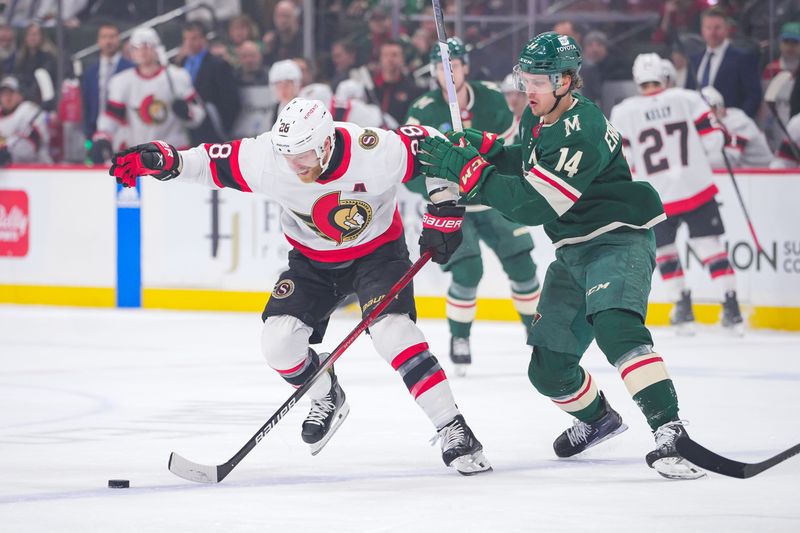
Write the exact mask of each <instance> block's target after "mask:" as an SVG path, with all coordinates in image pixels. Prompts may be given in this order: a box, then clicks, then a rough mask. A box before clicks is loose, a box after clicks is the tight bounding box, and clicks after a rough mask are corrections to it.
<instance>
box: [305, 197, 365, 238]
mask: <svg viewBox="0 0 800 533" xmlns="http://www.w3.org/2000/svg"><path fill="white" fill-rule="evenodd" d="M341 194H342V193H341V192H339V191H336V192H331V193H328V194H326V195H325V196H322V197H321V198H319V199H318V200H317V201H316V202H314V207H312V208H311V214H310V215H304V214H302V213H298V212H296V211H293V213H294V214H295V215H297V216H298V217H299V218H300V219H301V220H302V221H303V222H305V223H306V224H307V225H308V227H309V228H311V229H312V230H314V232H315V233H316V234H317V235H319V236H320V237H322V238H325V239H329V240H331V241H333V242H335V243H336V244H342V243H343V242H348V241H352V240H353V239H355V238H356V237H358V236H359V235H360V234H361V232H363V231H364V230H365V229H366V228H367V226H368V225H369V223H370V222H371V221H372V207H370V205H369V204H368V203H366V202H362V201H361V200H342V199H341Z"/></svg>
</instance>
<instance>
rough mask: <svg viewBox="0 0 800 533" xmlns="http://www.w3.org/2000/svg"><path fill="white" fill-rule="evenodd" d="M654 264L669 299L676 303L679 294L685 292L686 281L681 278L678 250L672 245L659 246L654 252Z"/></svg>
mask: <svg viewBox="0 0 800 533" xmlns="http://www.w3.org/2000/svg"><path fill="white" fill-rule="evenodd" d="M656 264H657V265H658V272H659V274H661V279H662V280H664V285H665V286H666V288H667V292H668V294H669V296H670V299H671V300H672V301H673V302H677V301H678V300H679V299H680V297H681V292H683V291H685V290H686V279H685V278H684V276H683V267H681V260H680V257H679V256H678V248H677V247H676V246H675V244H674V243H673V244H667V245H665V246H660V247H659V248H658V249H657V250H656Z"/></svg>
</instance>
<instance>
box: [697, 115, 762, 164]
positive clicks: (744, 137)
mask: <svg viewBox="0 0 800 533" xmlns="http://www.w3.org/2000/svg"><path fill="white" fill-rule="evenodd" d="M719 121H720V122H721V123H722V126H723V127H724V128H725V131H726V132H727V133H728V138H727V139H726V140H727V141H728V144H726V145H725V153H726V154H727V155H728V161H729V162H730V164H731V166H733V167H734V168H742V167H747V168H766V167H768V166H769V164H770V162H771V161H772V151H771V150H770V149H769V145H768V144H767V138H766V136H765V135H764V132H762V131H761V130H760V129H759V128H758V126H757V125H756V123H755V121H753V119H752V118H750V117H748V116H747V113H745V112H744V111H742V110H741V109H737V108H735V107H729V108H727V109H726V113H725V116H724V117H722V118H721V119H719ZM708 159H709V161H710V162H711V166H712V167H714V168H722V169H724V168H727V167H726V166H725V160H724V159H723V158H722V153H721V152H711V153H710V154H708Z"/></svg>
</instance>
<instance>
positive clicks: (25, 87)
mask: <svg viewBox="0 0 800 533" xmlns="http://www.w3.org/2000/svg"><path fill="white" fill-rule="evenodd" d="M56 61H57V52H56V47H55V46H54V45H53V43H51V42H50V41H49V40H47V39H46V38H45V36H44V33H42V28H41V27H40V26H39V25H38V24H30V25H29V26H28V27H27V28H25V33H24V36H23V38H22V46H21V47H20V49H19V50H18V51H17V55H16V59H15V61H14V74H15V75H16V76H17V78H18V80H19V83H20V87H21V88H22V92H23V93H24V94H25V96H26V98H28V99H30V100H34V101H36V102H41V95H40V94H39V86H38V84H37V83H36V78H35V77H34V74H33V73H34V72H35V71H36V70H37V69H40V68H41V69H44V70H45V71H46V72H47V74H48V75H49V76H50V79H51V80H55V79H56ZM53 83H54V82H53Z"/></svg>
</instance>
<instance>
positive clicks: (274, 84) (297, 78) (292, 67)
mask: <svg viewBox="0 0 800 533" xmlns="http://www.w3.org/2000/svg"><path fill="white" fill-rule="evenodd" d="M302 79H303V73H302V71H301V70H300V67H299V66H297V63H295V62H294V61H292V60H291V59H284V60H282V61H278V62H277V63H275V64H274V65H272V67H270V69H269V85H270V87H271V88H272V95H273V98H274V100H275V102H276V103H275V106H274V109H273V110H272V114H271V115H272V121H274V120H275V117H277V116H278V114H279V113H280V112H281V110H282V109H283V108H284V107H285V106H286V104H288V103H289V102H291V101H292V99H293V98H296V97H297V95H298V94H300V84H301V82H302ZM270 127H272V123H270Z"/></svg>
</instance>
